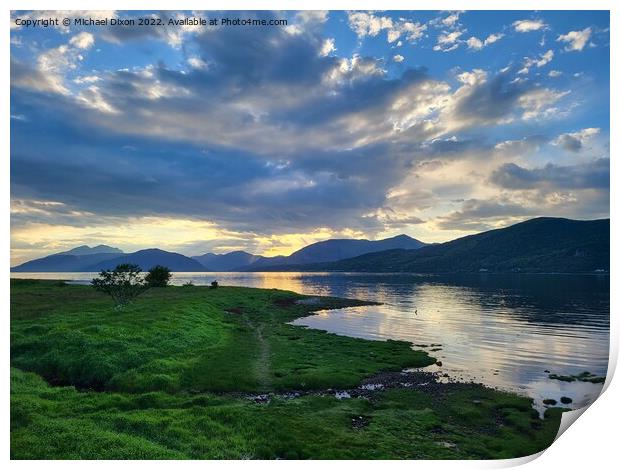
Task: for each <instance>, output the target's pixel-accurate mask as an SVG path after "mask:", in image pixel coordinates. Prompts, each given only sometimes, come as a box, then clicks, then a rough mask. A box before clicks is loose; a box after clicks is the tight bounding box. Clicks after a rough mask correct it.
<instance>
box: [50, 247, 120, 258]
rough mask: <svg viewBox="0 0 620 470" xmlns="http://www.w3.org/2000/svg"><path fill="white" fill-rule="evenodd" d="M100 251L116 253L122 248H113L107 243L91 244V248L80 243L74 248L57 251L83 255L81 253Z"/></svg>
mask: <svg viewBox="0 0 620 470" xmlns="http://www.w3.org/2000/svg"><path fill="white" fill-rule="evenodd" d="M100 253H118V254H121V253H123V250H120V249H118V248H114V247H111V246H108V245H97V246H93V247H92V248H91V247H89V246H88V245H81V246H77V247H75V248H72V249H71V250H69V251H63V252H61V253H57V254H59V255H76V256H83V255H97V254H100Z"/></svg>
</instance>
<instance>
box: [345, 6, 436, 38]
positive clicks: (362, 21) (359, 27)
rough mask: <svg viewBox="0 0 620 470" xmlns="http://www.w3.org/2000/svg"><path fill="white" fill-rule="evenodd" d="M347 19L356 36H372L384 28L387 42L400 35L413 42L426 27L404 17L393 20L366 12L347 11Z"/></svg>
mask: <svg viewBox="0 0 620 470" xmlns="http://www.w3.org/2000/svg"><path fill="white" fill-rule="evenodd" d="M348 21H349V27H350V28H351V29H352V30H353V31H354V32H355V34H357V36H358V38H360V39H363V38H365V37H366V36H370V37H374V36H377V35H378V34H379V33H380V32H381V31H383V30H386V31H387V40H388V42H389V43H393V42H395V41H397V40H398V39H399V38H401V37H404V38H405V39H406V40H407V41H409V42H410V43H413V42H415V41H416V40H418V39H420V38H421V37H422V36H423V35H424V31H426V29H427V26H426V25H425V24H422V23H419V22H414V21H410V20H407V19H405V18H400V19H398V20H394V19H392V18H390V17H389V16H376V15H374V14H373V13H367V12H349V13H348Z"/></svg>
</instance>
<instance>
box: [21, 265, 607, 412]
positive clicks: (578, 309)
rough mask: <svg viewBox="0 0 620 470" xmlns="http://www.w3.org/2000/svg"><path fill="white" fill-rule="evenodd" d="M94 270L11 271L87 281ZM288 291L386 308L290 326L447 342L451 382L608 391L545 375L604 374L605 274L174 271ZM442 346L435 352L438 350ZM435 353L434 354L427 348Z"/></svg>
mask: <svg viewBox="0 0 620 470" xmlns="http://www.w3.org/2000/svg"><path fill="white" fill-rule="evenodd" d="M93 276H94V273H13V274H12V277H34V278H48V279H50V278H51V279H68V280H69V279H70V280H76V281H87V280H90V279H92V277H93ZM214 279H217V280H218V281H219V283H220V284H222V285H237V286H249V287H261V288H278V289H286V290H292V291H295V292H299V293H303V294H310V295H333V296H338V297H350V298H357V299H364V300H373V301H377V302H382V303H383V305H380V306H369V307H354V308H345V309H339V310H331V311H324V312H320V313H318V314H317V315H313V316H310V317H305V318H301V319H298V320H296V321H295V322H294V324H297V325H303V326H307V327H311V328H319V329H322V330H327V331H330V332H334V333H337V334H342V335H348V336H356V337H361V338H368V339H373V340H385V339H388V338H391V339H400V340H406V341H410V342H412V343H414V344H417V345H430V344H441V346H440V347H441V350H439V351H433V352H431V354H432V355H433V356H435V357H437V358H438V359H439V360H441V361H442V362H443V366H442V367H441V370H443V371H445V372H447V373H448V374H450V376H451V377H454V378H458V379H464V380H475V381H476V382H482V383H484V384H487V385H491V386H495V387H499V388H502V389H507V390H513V391H518V392H520V393H522V394H527V395H529V396H531V397H532V398H534V400H535V401H536V405H537V408H539V409H541V407H542V404H541V402H542V400H543V399H544V398H554V399H555V400H557V401H558V402H559V400H560V397H562V396H568V397H571V398H572V399H573V400H574V402H573V404H572V405H571V406H572V407H573V408H578V407H580V406H583V405H584V404H586V403H588V402H591V401H593V400H594V399H595V398H596V397H597V396H598V394H599V392H600V390H601V387H602V385H600V384H599V385H594V384H589V383H583V382H573V383H567V382H560V381H557V380H550V379H549V378H548V373H547V372H545V370H548V371H550V372H551V373H556V374H561V375H565V374H578V373H580V372H583V371H589V372H591V373H594V374H597V375H606V373H607V358H608V352H609V277H607V276H570V275H484V274H482V275H469V276H441V277H436V276H415V275H395V274H394V275H390V274H386V275H383V274H382V275H373V274H342V273H175V274H174V283H175V284H183V283H185V282H187V281H189V280H191V281H192V282H193V283H194V284H196V285H201V284H209V283H210V282H211V281H212V280H214ZM436 347H438V346H436ZM426 349H427V350H428V349H432V348H430V347H428V348H426Z"/></svg>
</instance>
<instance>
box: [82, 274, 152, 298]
mask: <svg viewBox="0 0 620 470" xmlns="http://www.w3.org/2000/svg"><path fill="white" fill-rule="evenodd" d="M91 285H92V286H93V287H94V288H95V289H97V290H98V291H100V292H104V293H106V294H108V295H110V296H111V297H112V299H114V303H116V305H117V307H122V306H124V305H127V304H128V303H129V302H130V301H131V300H133V299H134V298H136V297H137V296H139V295H140V294H141V293H142V292H144V291H145V290H147V289H148V288H149V286H148V285H147V283H146V282H145V280H144V278H143V277H142V269H140V267H139V266H138V265H137V264H119V265H118V266H116V268H114V269H113V270H112V271H110V270H109V269H106V270H102V271H101V272H100V273H99V276H98V277H96V278H95V279H93V280H92V281H91Z"/></svg>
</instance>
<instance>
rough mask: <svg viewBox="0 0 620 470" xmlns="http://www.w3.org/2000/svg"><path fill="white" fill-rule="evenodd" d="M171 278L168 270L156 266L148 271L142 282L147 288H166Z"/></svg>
mask: <svg viewBox="0 0 620 470" xmlns="http://www.w3.org/2000/svg"><path fill="white" fill-rule="evenodd" d="M171 277H172V273H171V272H170V269H168V268H167V267H166V266H161V265H159V264H158V265H157V266H155V267H153V268H151V269H150V270H149V273H148V274H147V275H146V277H145V278H144V280H145V281H146V284H147V285H148V286H149V287H166V286H167V285H168V283H169V282H170V278H171Z"/></svg>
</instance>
